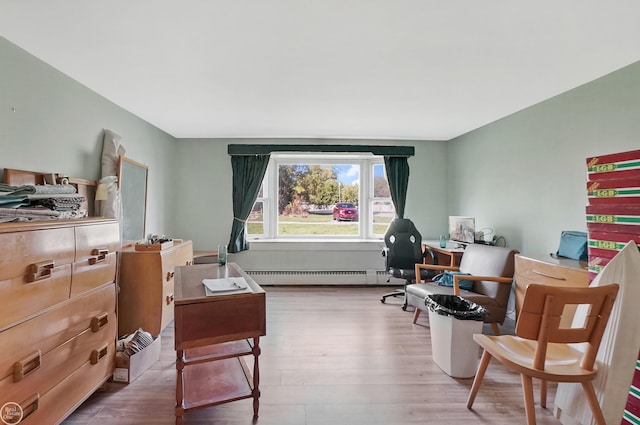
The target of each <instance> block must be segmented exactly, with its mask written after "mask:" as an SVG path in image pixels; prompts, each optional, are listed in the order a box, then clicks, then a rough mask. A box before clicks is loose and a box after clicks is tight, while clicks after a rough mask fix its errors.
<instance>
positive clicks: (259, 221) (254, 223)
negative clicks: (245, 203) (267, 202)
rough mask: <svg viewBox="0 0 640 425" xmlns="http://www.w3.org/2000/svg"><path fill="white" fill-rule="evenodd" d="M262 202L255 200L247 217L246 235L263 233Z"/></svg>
mask: <svg viewBox="0 0 640 425" xmlns="http://www.w3.org/2000/svg"><path fill="white" fill-rule="evenodd" d="M263 211H264V203H263V202H262V201H256V203H255V204H253V208H252V209H251V213H249V218H248V219H247V235H253V236H260V235H263V234H264V221H263V218H264V214H263Z"/></svg>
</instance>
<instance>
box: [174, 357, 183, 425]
mask: <svg viewBox="0 0 640 425" xmlns="http://www.w3.org/2000/svg"><path fill="white" fill-rule="evenodd" d="M182 369H184V350H178V351H177V355H176V425H182V415H183V414H184V393H183V391H184V378H183V376H182Z"/></svg>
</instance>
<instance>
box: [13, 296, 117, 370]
mask: <svg viewBox="0 0 640 425" xmlns="http://www.w3.org/2000/svg"><path fill="white" fill-rule="evenodd" d="M113 312H115V285H114V284H111V285H106V286H105V287H103V288H100V289H99V290H96V291H92V292H89V293H87V294H86V295H83V296H81V297H77V298H74V299H72V300H69V301H66V302H65V303H62V304H61V305H60V306H57V307H56V308H55V309H52V310H50V311H48V312H46V313H44V314H42V315H39V316H37V317H34V318H33V319H31V320H29V321H26V322H23V323H20V324H19V325H16V326H14V327H12V328H9V329H7V330H5V331H4V332H2V333H0V347H2V356H0V379H4V378H6V377H8V376H10V375H12V374H13V367H14V364H15V363H16V362H19V361H21V360H22V359H25V358H27V357H28V356H29V355H31V354H32V353H34V352H36V351H40V352H41V353H42V355H45V354H46V353H48V352H49V351H51V350H53V349H54V348H56V347H58V346H59V345H61V344H62V343H64V342H65V341H67V340H69V339H71V338H74V337H75V336H77V335H78V334H80V333H82V332H84V331H85V330H87V329H90V328H91V327H92V323H93V324H94V325H95V326H96V327H98V328H100V327H105V326H110V324H111V323H112V322H115V320H116V318H115V316H113V314H112V313H113ZM105 318H106V320H105ZM114 339H115V337H114Z"/></svg>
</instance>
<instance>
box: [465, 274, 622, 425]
mask: <svg viewBox="0 0 640 425" xmlns="http://www.w3.org/2000/svg"><path fill="white" fill-rule="evenodd" d="M618 289H619V286H618V284H616V283H614V284H611V285H606V286H600V287H587V288H575V287H572V288H569V287H557V286H556V287H553V286H546V285H539V284H531V285H529V286H528V287H527V290H526V292H525V297H524V302H523V305H522V310H521V312H520V316H519V317H518V321H517V323H516V336H513V335H501V336H490V335H483V334H475V335H474V336H473V339H474V340H475V341H476V342H477V343H478V344H479V345H480V346H481V347H482V348H483V349H484V352H483V353H482V358H481V360H480V364H479V365H478V371H477V373H476V377H475V379H474V381H473V385H472V387H471V392H470V393H469V398H468V400H467V408H469V409H471V407H472V406H473V401H474V400H475V397H476V394H477V393H478V389H479V388H480V384H481V383H482V378H483V377H484V373H485V371H486V370H487V366H488V365H489V361H490V360H491V358H495V359H497V360H498V361H500V362H501V363H502V364H503V365H505V366H507V367H509V368H511V369H512V370H514V371H516V372H519V373H520V377H521V380H522V391H523V395H524V406H525V412H526V414H527V425H535V423H536V417H535V408H534V401H533V378H537V379H540V380H541V384H540V405H541V406H542V407H544V408H546V404H547V400H546V399H547V381H552V382H576V383H578V382H579V383H580V384H582V389H583V391H584V393H585V396H586V397H587V401H588V403H589V406H590V407H591V411H592V413H593V417H594V419H595V421H596V423H597V424H598V425H606V424H605V420H604V416H603V415H602V410H601V409H600V405H599V404H598V399H597V397H596V393H595V390H594V388H593V384H592V383H591V381H592V380H593V379H594V377H595V374H596V365H595V360H596V354H597V353H598V347H599V346H600V341H601V339H602V335H603V333H604V330H605V327H606V325H607V321H608V320H609V314H610V313H611V309H612V307H613V303H614V301H615V298H616V295H617V293H618ZM566 305H569V306H575V305H587V306H588V307H589V313H588V314H587V316H586V318H585V321H584V324H583V325H582V326H581V327H573V328H563V327H561V326H560V317H561V315H562V313H563V310H564V307H565V306H566ZM572 343H586V345H585V351H584V352H582V351H580V350H577V349H575V348H574V347H572V346H570V345H569V344H572Z"/></svg>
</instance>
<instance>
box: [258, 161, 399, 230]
mask: <svg viewBox="0 0 640 425" xmlns="http://www.w3.org/2000/svg"><path fill="white" fill-rule="evenodd" d="M394 216H395V209H394V207H393V203H392V202H391V196H390V193H389V184H388V183H387V179H386V174H385V170H384V162H383V159H382V158H381V157H376V156H373V155H363V154H357V155H354V154H334V155H328V154H321V155H309V154H305V155H302V154H274V155H272V156H271V161H270V163H269V167H268V169H267V172H266V175H265V178H264V181H263V183H262V188H261V189H260V194H259V195H258V198H257V199H256V202H255V204H254V206H253V210H252V212H251V215H250V216H249V219H248V220H247V237H248V238H249V239H254V240H256V239H278V238H286V239H295V238H305V239H308V238H324V239H326V238H330V239H372V238H377V239H379V238H381V237H382V236H383V235H384V233H385V231H386V229H387V226H388V225H389V223H390V222H391V220H392V219H393V217H394Z"/></svg>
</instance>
